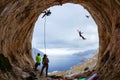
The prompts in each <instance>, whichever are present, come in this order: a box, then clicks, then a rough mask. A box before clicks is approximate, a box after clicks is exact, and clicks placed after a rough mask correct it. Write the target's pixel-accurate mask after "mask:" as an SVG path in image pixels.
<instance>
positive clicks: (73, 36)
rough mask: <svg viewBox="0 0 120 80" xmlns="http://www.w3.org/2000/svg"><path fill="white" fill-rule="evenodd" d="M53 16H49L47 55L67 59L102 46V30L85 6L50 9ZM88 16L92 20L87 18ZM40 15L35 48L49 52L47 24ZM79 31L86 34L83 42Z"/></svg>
mask: <svg viewBox="0 0 120 80" xmlns="http://www.w3.org/2000/svg"><path fill="white" fill-rule="evenodd" d="M49 9H50V10H51V15H50V16H46V25H45V27H46V29H45V30H46V39H45V40H46V54H52V55H53V54H54V55H64V54H73V53H76V52H80V51H86V50H91V49H97V48H98V46H99V39H98V29H97V25H96V23H95V21H94V20H93V18H92V16H90V14H89V12H88V11H87V10H86V9H84V8H83V7H82V6H81V5H77V4H64V5H62V6H53V7H50V8H49ZM86 15H89V16H90V17H89V18H87V17H86ZM42 16H43V13H42V14H40V16H39V18H38V20H37V21H36V23H35V28H34V33H33V38H32V47H34V48H37V49H39V50H40V51H43V52H45V48H44V23H45V18H42ZM77 30H80V31H81V32H83V34H82V35H83V36H84V37H85V38H86V40H83V39H82V38H81V37H80V36H79V34H78V32H77Z"/></svg>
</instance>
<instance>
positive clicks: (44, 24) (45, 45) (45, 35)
mask: <svg viewBox="0 0 120 80" xmlns="http://www.w3.org/2000/svg"><path fill="white" fill-rule="evenodd" d="M44 49H45V54H46V16H45V22H44Z"/></svg>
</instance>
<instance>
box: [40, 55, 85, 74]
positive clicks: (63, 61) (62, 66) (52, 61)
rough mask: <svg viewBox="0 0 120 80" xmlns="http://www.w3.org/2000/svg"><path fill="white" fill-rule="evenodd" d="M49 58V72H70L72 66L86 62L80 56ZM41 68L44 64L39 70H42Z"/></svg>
mask: <svg viewBox="0 0 120 80" xmlns="http://www.w3.org/2000/svg"><path fill="white" fill-rule="evenodd" d="M48 58H49V69H48V72H54V71H66V70H69V69H70V68H71V67H72V66H75V65H77V64H80V63H84V62H85V60H83V59H82V58H81V57H80V56H77V55H54V56H52V55H50V56H49V55H48ZM41 67H42V64H41V65H40V66H39V67H38V69H41Z"/></svg>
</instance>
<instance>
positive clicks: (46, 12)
mask: <svg viewBox="0 0 120 80" xmlns="http://www.w3.org/2000/svg"><path fill="white" fill-rule="evenodd" d="M42 13H44V15H43V16H42V18H44V17H45V22H44V48H45V54H46V16H49V15H50V14H51V11H50V10H45V11H43V12H42Z"/></svg>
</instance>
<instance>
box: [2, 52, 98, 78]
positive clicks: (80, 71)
mask: <svg viewBox="0 0 120 80" xmlns="http://www.w3.org/2000/svg"><path fill="white" fill-rule="evenodd" d="M85 60H86V62H85V63H83V64H78V65H76V66H73V67H72V68H71V69H70V70H67V71H62V72H53V73H49V76H48V77H45V76H44V74H43V76H39V74H40V71H34V69H32V70H27V69H25V68H24V69H21V68H18V67H14V68H13V70H12V71H10V72H7V73H3V74H0V76H1V78H0V80H8V79H9V80H77V79H78V78H82V77H86V78H88V77H89V76H91V75H92V74H93V70H94V69H95V66H96V62H97V54H96V55H95V56H94V57H93V58H91V59H85ZM13 75H14V76H13ZM18 76H19V77H18Z"/></svg>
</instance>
